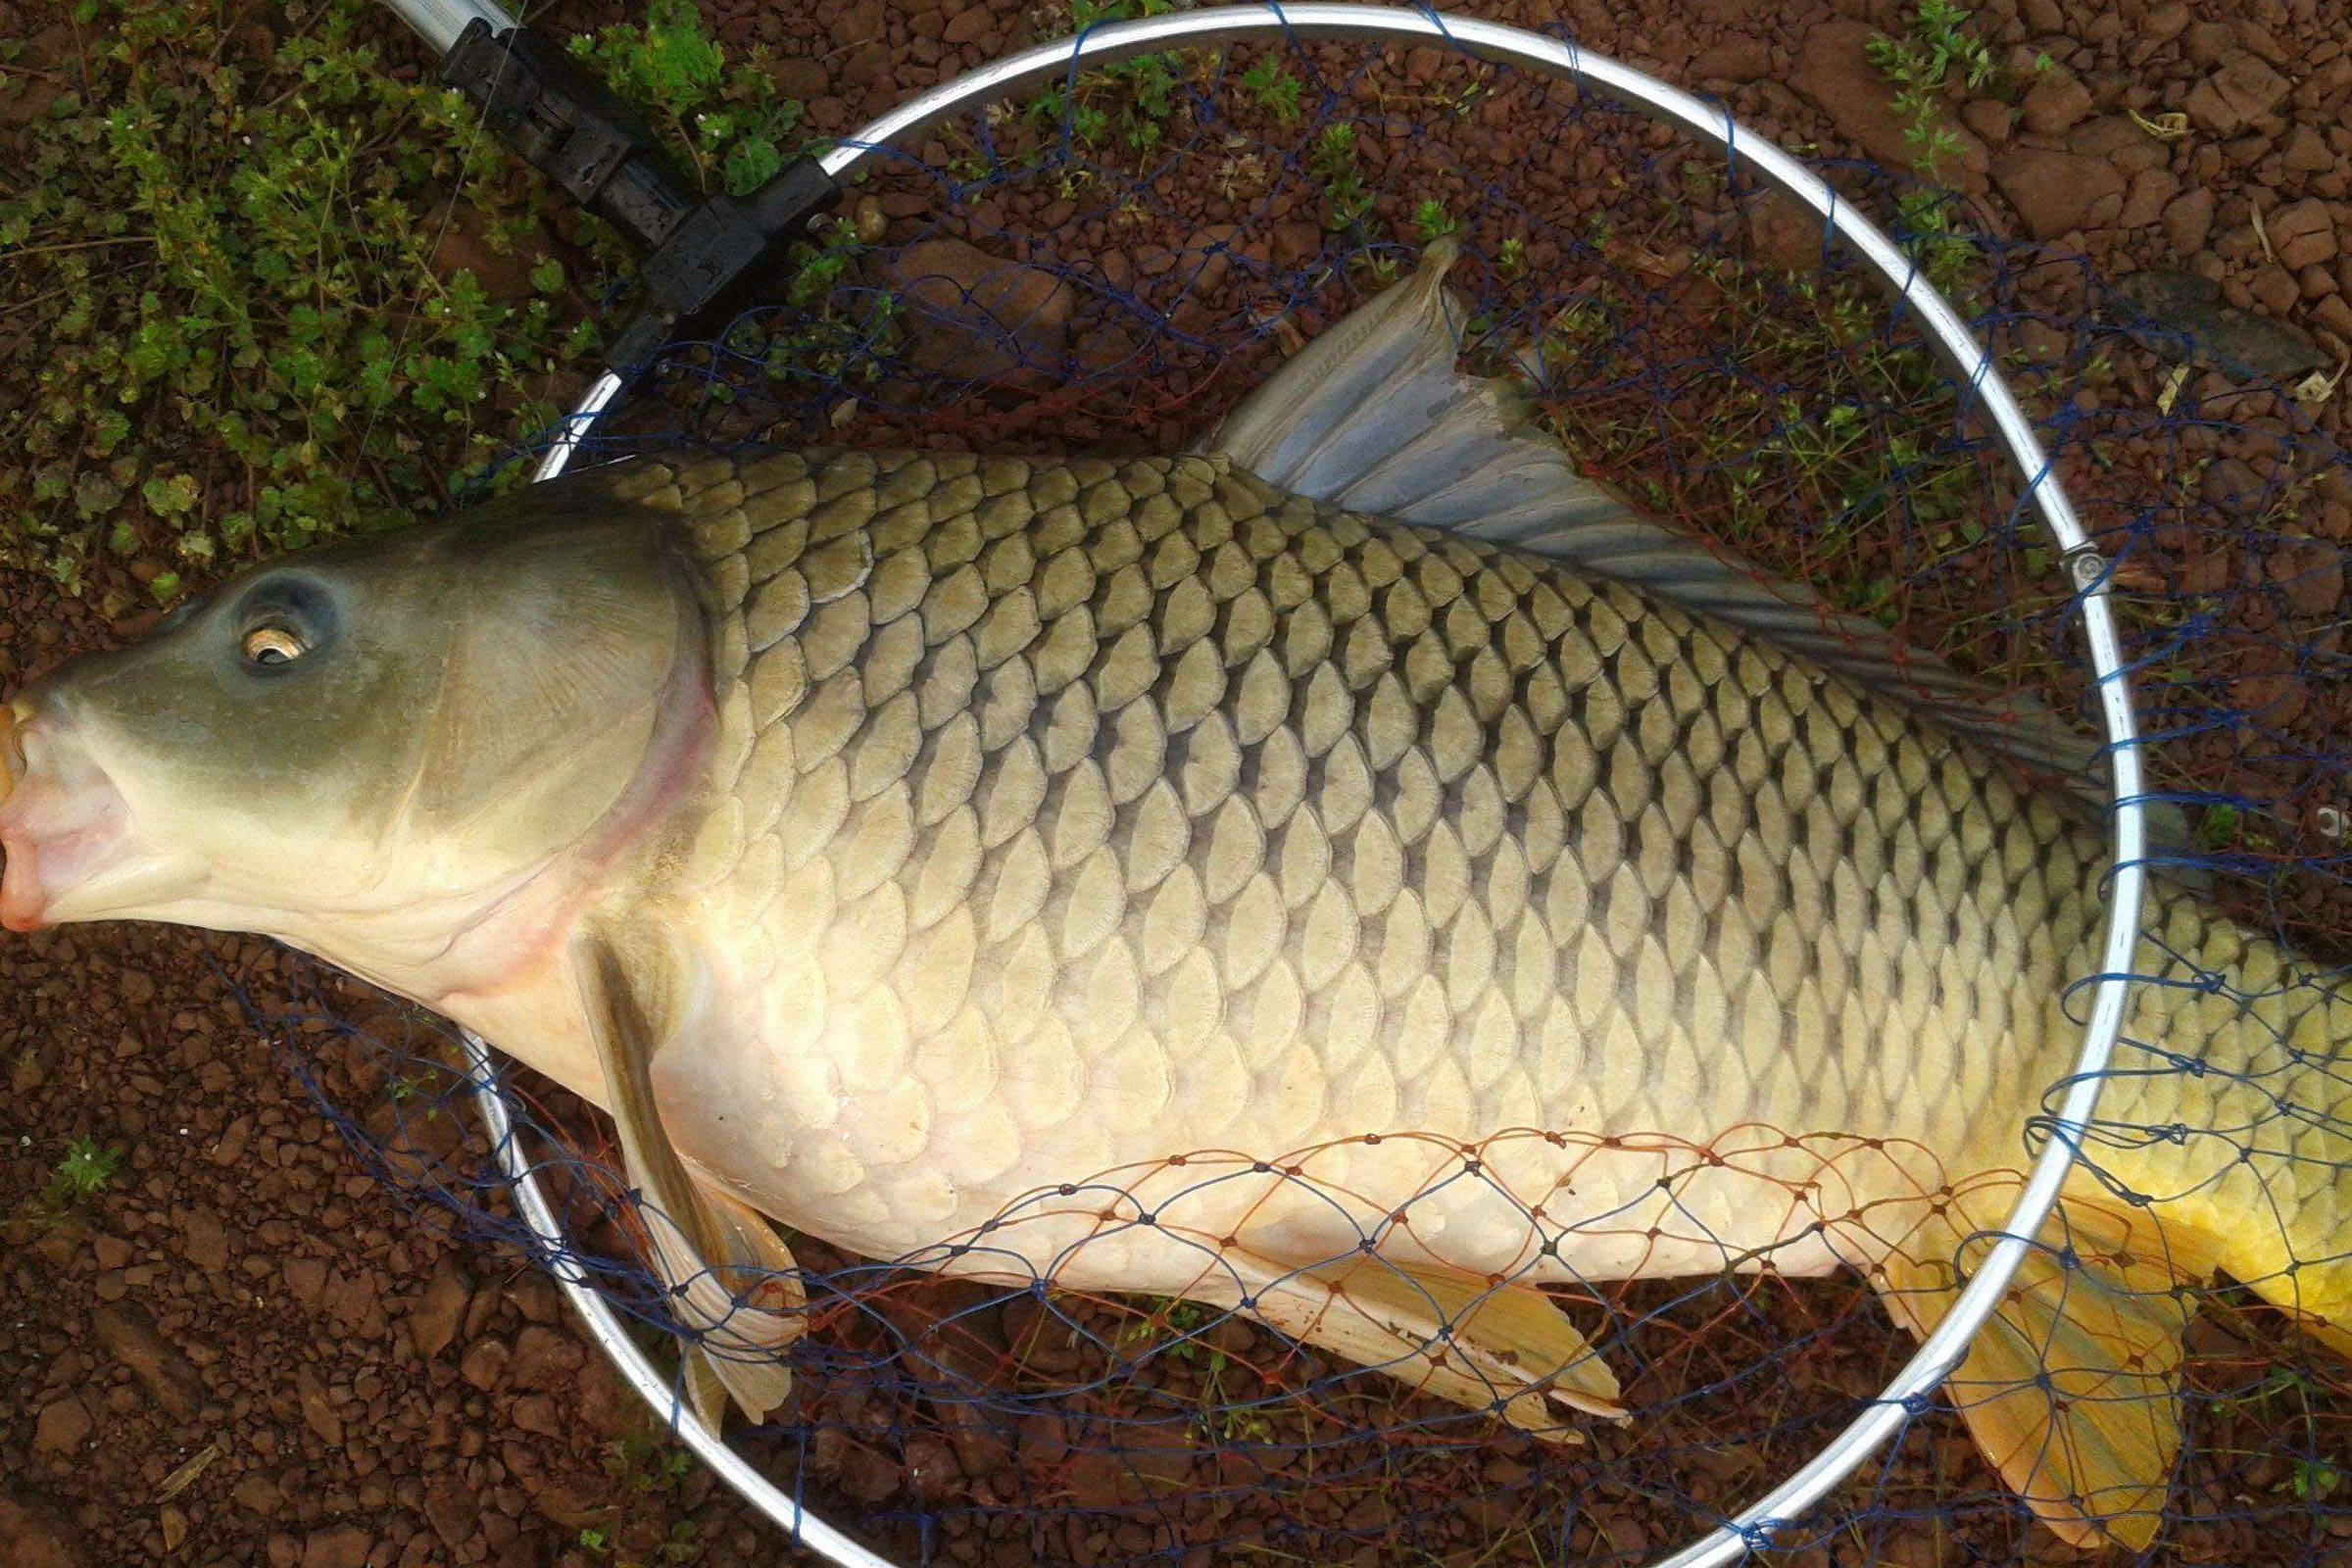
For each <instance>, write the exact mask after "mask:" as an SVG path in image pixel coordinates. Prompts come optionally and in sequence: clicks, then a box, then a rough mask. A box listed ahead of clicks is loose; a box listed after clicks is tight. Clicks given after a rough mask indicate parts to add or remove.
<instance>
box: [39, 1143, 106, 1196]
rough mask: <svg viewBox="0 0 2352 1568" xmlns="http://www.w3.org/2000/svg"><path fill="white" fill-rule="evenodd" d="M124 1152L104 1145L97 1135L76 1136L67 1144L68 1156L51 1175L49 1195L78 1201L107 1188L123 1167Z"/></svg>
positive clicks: (58, 1163) (96, 1194)
mask: <svg viewBox="0 0 2352 1568" xmlns="http://www.w3.org/2000/svg"><path fill="white" fill-rule="evenodd" d="M122 1166H123V1151H121V1150H120V1149H112V1148H106V1147H102V1146H101V1145H100V1144H99V1142H98V1140H97V1139H95V1138H89V1137H82V1138H76V1139H74V1140H73V1142H72V1143H70V1144H68V1145H67V1146H66V1157H65V1158H63V1159H61V1160H59V1161H58V1162H57V1171H56V1173H55V1174H54V1175H52V1176H51V1177H50V1178H49V1196H50V1198H51V1199H52V1200H53V1201H56V1202H58V1203H61V1204H63V1203H78V1202H82V1201H86V1200H88V1199H92V1198H95V1197H97V1196H98V1195H99V1194H100V1193H102V1192H104V1191H106V1188H107V1184H108V1183H110V1182H112V1181H113V1180H114V1179H115V1173H116V1172H117V1171H118V1170H120V1169H122Z"/></svg>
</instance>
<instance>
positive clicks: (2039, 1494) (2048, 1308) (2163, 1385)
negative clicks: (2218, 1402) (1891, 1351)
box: [1872, 1201, 2194, 1551]
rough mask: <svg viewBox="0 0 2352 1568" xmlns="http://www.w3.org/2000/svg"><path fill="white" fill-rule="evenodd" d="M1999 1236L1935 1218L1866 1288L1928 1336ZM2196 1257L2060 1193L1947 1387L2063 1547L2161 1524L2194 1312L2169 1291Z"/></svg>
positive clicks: (2132, 1543)
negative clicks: (2149, 1245)
mask: <svg viewBox="0 0 2352 1568" xmlns="http://www.w3.org/2000/svg"><path fill="white" fill-rule="evenodd" d="M1996 1240H1997V1237H1996V1236H1993V1235H1991V1234H1986V1233H1982V1232H1978V1233H1964V1232H1963V1231H1962V1229H1961V1228H1960V1227H1959V1226H1958V1225H1956V1224H1954V1223H1953V1222H1952V1221H1950V1220H1948V1219H1942V1218H1938V1219H1935V1220H1932V1221H1930V1222H1928V1223H1926V1224H1924V1225H1922V1226H1921V1227H1920V1229H1919V1230H1918V1231H1917V1232H1915V1233H1913V1235H1912V1236H1911V1237H1909V1238H1908V1239H1907V1240H1906V1242H1905V1244H1904V1245H1903V1246H1902V1247H1901V1248H1900V1249H1898V1250H1896V1251H1895V1252H1893V1253H1891V1254H1889V1255H1888V1256H1887V1258H1886V1259H1885V1260H1884V1261H1882V1262H1881V1263H1880V1265H1879V1266H1878V1268H1877V1269H1876V1270H1875V1271H1874V1273H1873V1277H1872V1283H1873V1284H1874V1285H1876V1286H1877V1287H1878V1288H1879V1291H1880V1292H1881V1294H1882V1295H1883V1296H1884V1298H1885V1299H1886V1302H1887V1309H1888V1310H1889V1312H1890V1313H1891V1314H1892V1315H1893V1316H1894V1318H1895V1320H1896V1321H1897V1322H1899V1323H1901V1324H1903V1325H1904V1326H1905V1327H1907V1328H1909V1329H1910V1330H1911V1331H1912V1332H1913V1333H1915V1334H1918V1335H1920V1336H1922V1337H1924V1336H1926V1335H1927V1334H1928V1332H1929V1331H1930V1330H1932V1329H1934V1328H1935V1327H1936V1324H1937V1323H1939V1322H1940V1321H1942V1318H1943V1314H1944V1312H1945V1311H1946V1310H1947V1309H1948V1308H1949V1307H1950V1305H1951V1303H1952V1299H1953V1298H1955V1297H1956V1296H1958V1294H1959V1292H1960V1288H1961V1286H1962V1285H1964V1284H1965V1283H1966V1279H1967V1275H1968V1273H1969V1272H1970V1271H1972V1270H1973V1269H1974V1268H1975V1267H1976V1265H1977V1264H1978V1263H1980V1262H1981V1261H1982V1260H1983V1258H1984V1256H1985V1253H1986V1252H1987V1251H1988V1250H1990V1248H1991V1247H1992V1245H1993V1243H1994V1242H1995V1241H1996ZM2193 1267H2194V1260H2193V1259H2192V1258H2191V1257H2189V1256H2185V1255H2183V1254H2182V1253H2181V1252H2180V1251H2179V1250H2175V1251H2174V1252H2173V1253H2172V1254H2171V1255H2169V1256H2168V1255H2166V1254H2164V1253H2163V1252H2160V1251H2158V1250H2153V1249H2150V1250H2145V1251H2135V1250H2133V1249H2132V1231H2131V1226H2130V1224H2129V1223H2128V1222H2126V1221H2124V1220H2123V1219H2122V1218H2121V1217H2120V1216H2117V1215H2114V1214H2112V1213H2109V1212H2108V1211H2106V1210H2103V1209H2100V1208H2098V1207H2097V1206H2095V1205H2092V1204H2087V1203H2082V1202H2078V1201H2069V1202H2066V1203H2063V1204H2061V1206H2060V1210H2059V1212H2058V1214H2057V1215H2055V1216H2053V1218H2052V1219H2051V1221H2050V1223H2049V1225H2048V1226H2047V1227H2045V1229H2044V1232H2043V1236H2042V1239H2041V1242H2040V1244H2039V1245H2037V1246H2036V1247H2035V1248H2034V1250H2032V1251H2030V1252H2028V1253H2027V1255H2026V1259H2025V1262H2024V1263H2023V1264H2022V1265H2021V1266H2020V1267H2019V1268H2018V1271H2017V1273H2016V1275H2015V1276H2014V1277H2013V1278H2012V1279H2011V1281H2010V1284H2009V1289H2008V1293H2007V1295H2006V1296H2005V1297H2004V1299H2002V1302H2001V1304H2000V1306H1999V1307H1998V1308H1997V1309H1996V1310H1995V1311H1994V1313H1993V1315H1992V1317H1991V1318H1990V1319H1989V1320H1987V1321H1986V1323H1985V1327H1984V1328H1983V1329H1982V1330H1980V1331H1979V1333H1978V1335H1977V1338H1976V1343H1975V1344H1974V1345H1973V1346H1972V1347H1971V1348H1970V1349H1969V1353H1968V1356H1967V1359H1965V1360H1964V1361H1962V1362H1961V1364H1960V1366H1959V1368H1958V1370H1957V1371H1955V1372H1954V1373H1953V1374H1952V1376H1951V1379H1950V1380H1949V1381H1948V1382H1947V1383H1946V1384H1945V1393H1946V1396H1947V1397H1949V1398H1950V1399H1951V1401H1952V1402H1953V1403H1954V1404H1955V1405H1957V1406H1958V1407H1959V1410H1960V1414H1961V1416H1962V1418H1963V1419H1964V1420H1965V1421H1966V1422H1967V1423H1968V1429H1969V1432H1970V1434H1971V1435H1972V1436H1973V1437H1975V1439H1976V1440H1977V1445H1978V1446H1979V1447H1981V1448H1982V1449H1983V1450H1984V1452H1985V1458H1986V1459H1988V1460H1989V1461H1990V1462H1991V1463H1992V1465H1993V1467H1994V1468H1995V1469H1997V1470H1998V1471H1999V1472H2000V1474H2001V1479H2002V1480H2003V1481H2005V1482H2006V1483H2008V1485H2009V1487H2010V1489H2011V1490H2012V1491H2014V1492H2015V1493H2017V1495H2019V1496H2020V1497H2022V1498H2023V1499H2024V1500H2025V1502H2026V1503H2027V1505H2028V1506H2030V1507H2031V1508H2033V1510H2034V1513H2035V1514H2036V1515H2038V1516H2039V1517H2040V1519H2041V1521H2042V1522H2043V1523H2044V1524H2046V1525H2048V1526H2049V1528H2050V1529H2051V1530H2052V1531H2053V1532H2055V1533H2056V1534H2057V1535H2058V1536H2059V1537H2060V1538H2061V1539H2063V1540H2065V1541H2066V1542H2068V1543H2069V1544H2073V1545H2076V1546H2084V1547H2089V1546H2100V1545H2105V1544H2110V1543H2115V1544H2122V1545H2124V1546H2128V1547H2130V1548H2131V1549H2132V1550H2134V1551H2142V1550H2145V1549H2146V1548H2147V1546H2148V1545H2149V1544H2150V1543H2152V1542H2153V1541H2154V1540H2155V1539H2156V1533H2157V1531H2158V1529H2159V1528H2160V1527H2161V1526H2162V1524H2163V1521H2164V1506H2165V1497H2166V1494H2167V1491H2168V1490H2169V1488H2170V1486H2171V1483H2172V1474H2173V1467H2174V1463H2175V1461H2176V1460H2177V1459H2178V1458H2179V1456H2180V1362H2181V1354H2182V1352H2181V1345H2180V1341H2181V1334H2182V1332H2183V1330H2184V1329H2185V1328H2186V1327H2187V1323H2188V1317H2189V1313H2190V1311H2191V1310H2192V1308H2191V1306H2190V1304H2189V1303H2188V1302H2187V1301H2186V1300H2184V1299H2183V1298H2182V1296H2181V1295H2180V1293H2179V1292H2178V1291H2177V1290H2176V1286H2177V1285H2178V1284H2179V1282H2180V1279H2181V1277H2182V1276H2183V1274H2184V1273H2188V1272H2191V1271H2192V1270H2193Z"/></svg>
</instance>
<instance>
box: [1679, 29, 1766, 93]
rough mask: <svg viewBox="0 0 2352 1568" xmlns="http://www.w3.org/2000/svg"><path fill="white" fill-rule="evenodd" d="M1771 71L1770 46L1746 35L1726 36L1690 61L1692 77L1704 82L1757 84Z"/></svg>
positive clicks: (1741, 33) (1740, 33)
mask: <svg viewBox="0 0 2352 1568" xmlns="http://www.w3.org/2000/svg"><path fill="white" fill-rule="evenodd" d="M1771 70H1772V47H1771V45H1769V44H1767V43H1766V42H1765V41H1764V40H1763V39H1761V38H1757V37H1753V36H1750V35H1749V34H1747V33H1743V32H1735V33H1730V34H1727V35H1726V36H1725V37H1724V38H1722V39H1721V40H1719V41H1718V42H1716V43H1713V44H1710V45H1708V46H1707V47H1706V48H1705V49H1703V50H1701V51H1699V53H1698V55H1697V56H1696V57H1695V58H1694V59H1692V60H1691V74H1692V75H1694V76H1696V77H1698V78H1699V79H1700V80H1702V81H1704V80H1717V81H1754V80H1756V79H1758V78H1759V77H1761V76H1763V75H1764V74H1765V73H1768V72H1770V71H1771Z"/></svg>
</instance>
